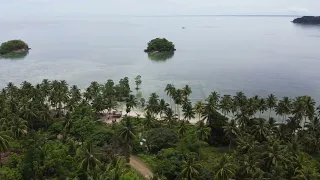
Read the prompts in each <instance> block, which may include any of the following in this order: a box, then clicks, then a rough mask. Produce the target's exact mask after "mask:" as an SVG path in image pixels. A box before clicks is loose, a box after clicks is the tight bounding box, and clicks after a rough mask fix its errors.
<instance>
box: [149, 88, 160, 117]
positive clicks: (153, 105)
mask: <svg viewBox="0 0 320 180" xmlns="http://www.w3.org/2000/svg"><path fill="white" fill-rule="evenodd" d="M146 110H148V111H150V113H152V114H157V113H158V112H159V96H158V95H157V94H156V93H151V94H150V97H149V100H148V105H147V107H146Z"/></svg>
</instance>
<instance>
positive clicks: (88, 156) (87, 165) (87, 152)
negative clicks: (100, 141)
mask: <svg viewBox="0 0 320 180" xmlns="http://www.w3.org/2000/svg"><path fill="white" fill-rule="evenodd" d="M82 152H83V153H84V158H83V160H82V161H81V164H80V166H81V169H83V170H84V171H85V172H90V171H92V170H93V169H94V168H96V167H97V166H98V165H99V164H100V161H99V160H98V159H97V158H96V157H95V156H96V153H95V152H94V149H93V146H92V144H91V143H86V144H85V146H84V147H82Z"/></svg>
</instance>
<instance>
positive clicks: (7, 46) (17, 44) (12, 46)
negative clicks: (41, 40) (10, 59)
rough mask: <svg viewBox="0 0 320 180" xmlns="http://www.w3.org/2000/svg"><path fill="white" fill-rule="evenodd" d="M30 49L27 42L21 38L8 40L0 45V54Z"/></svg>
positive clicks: (15, 53) (24, 51) (22, 52)
mask: <svg viewBox="0 0 320 180" xmlns="http://www.w3.org/2000/svg"><path fill="white" fill-rule="evenodd" d="M29 50H30V48H29V46H28V44H27V43H25V42H23V41H22V40H10V41H7V42H4V43H2V44H1V46H0V56H9V55H17V54H25V53H27V52H28V51H29Z"/></svg>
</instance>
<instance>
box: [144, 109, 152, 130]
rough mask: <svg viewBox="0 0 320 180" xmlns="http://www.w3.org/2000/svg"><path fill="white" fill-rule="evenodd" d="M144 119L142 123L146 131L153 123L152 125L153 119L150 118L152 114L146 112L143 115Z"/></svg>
mask: <svg viewBox="0 0 320 180" xmlns="http://www.w3.org/2000/svg"><path fill="white" fill-rule="evenodd" d="M145 117H146V118H145V119H144V121H143V126H144V128H145V129H146V130H149V129H150V128H151V127H152V126H153V123H154V117H153V116H152V114H151V113H150V111H147V112H146V115H145Z"/></svg>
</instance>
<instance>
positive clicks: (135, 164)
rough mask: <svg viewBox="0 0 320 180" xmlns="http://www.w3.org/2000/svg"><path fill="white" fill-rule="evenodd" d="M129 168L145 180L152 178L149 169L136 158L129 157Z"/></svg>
mask: <svg viewBox="0 0 320 180" xmlns="http://www.w3.org/2000/svg"><path fill="white" fill-rule="evenodd" d="M130 166H131V167H132V168H134V169H135V170H136V171H138V172H139V173H140V174H141V175H142V176H143V177H145V179H148V180H149V179H150V177H152V176H153V174H152V172H151V170H150V169H149V167H148V166H147V165H146V164H145V163H144V162H142V161H141V160H140V159H139V158H138V157H136V156H133V155H131V156H130Z"/></svg>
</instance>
